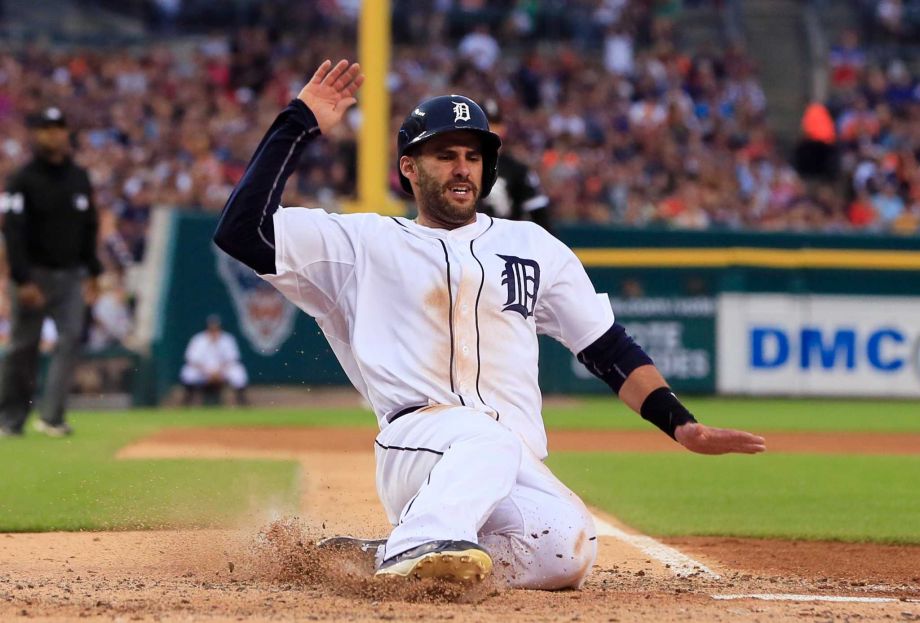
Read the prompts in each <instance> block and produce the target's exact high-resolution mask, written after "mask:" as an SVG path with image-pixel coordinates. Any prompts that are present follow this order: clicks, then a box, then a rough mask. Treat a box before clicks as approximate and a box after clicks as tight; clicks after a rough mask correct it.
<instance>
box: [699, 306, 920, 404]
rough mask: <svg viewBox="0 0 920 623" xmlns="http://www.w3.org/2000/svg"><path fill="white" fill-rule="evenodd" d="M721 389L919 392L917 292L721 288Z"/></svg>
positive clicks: (746, 391)
mask: <svg viewBox="0 0 920 623" xmlns="http://www.w3.org/2000/svg"><path fill="white" fill-rule="evenodd" d="M717 318H718V320H717V330H716V353H717V365H718V390H719V392H720V393H728V394H774V395H775V394H780V395H790V396H795V395H815V396H877V397H887V396H890V397H920V297H889V296H859V297H857V296H819V295H803V296H792V295H788V294H723V295H722V296H720V297H719V313H718V315H717Z"/></svg>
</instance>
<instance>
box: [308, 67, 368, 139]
mask: <svg viewBox="0 0 920 623" xmlns="http://www.w3.org/2000/svg"><path fill="white" fill-rule="evenodd" d="M363 83H364V74H362V73H361V66H360V65H358V64H357V63H351V64H349V63H348V61H346V60H341V61H339V62H338V63H336V65H335V67H333V66H332V61H330V60H325V61H323V63H322V64H321V65H320V66H319V67H318V68H317V69H316V72H315V73H314V74H313V77H312V78H310V81H309V82H308V83H307V84H305V85H304V87H303V89H301V90H300V94H299V95H298V96H297V99H299V100H300V101H301V102H303V103H304V104H306V105H307V107H308V108H309V109H310V110H311V111H312V112H313V116H315V117H316V122H317V123H318V124H319V129H320V130H321V131H322V132H324V133H327V132H329V130H331V129H332V128H333V127H335V126H336V125H338V124H339V122H340V121H341V120H342V116H343V115H344V114H345V111H346V110H348V109H349V108H351V107H352V106H354V105H355V104H356V103H357V101H358V100H356V99H355V94H356V93H357V92H358V89H360V88H361V85H362V84H363Z"/></svg>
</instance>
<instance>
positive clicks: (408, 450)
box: [374, 439, 444, 456]
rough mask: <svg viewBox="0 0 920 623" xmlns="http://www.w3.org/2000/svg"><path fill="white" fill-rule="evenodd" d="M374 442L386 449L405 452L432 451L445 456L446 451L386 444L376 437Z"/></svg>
mask: <svg viewBox="0 0 920 623" xmlns="http://www.w3.org/2000/svg"><path fill="white" fill-rule="evenodd" d="M374 443H375V444H376V445H378V446H380V447H381V448H383V449H384V450H403V451H405V452H431V453H432V454H437V455H438V456H444V453H443V452H441V451H440V450H432V449H431V448H404V447H402V446H385V445H383V444H382V443H380V442H379V441H377V440H376V439H375V440H374Z"/></svg>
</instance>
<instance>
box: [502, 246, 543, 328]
mask: <svg viewBox="0 0 920 623" xmlns="http://www.w3.org/2000/svg"><path fill="white" fill-rule="evenodd" d="M496 255H498V254H496ZM498 257H500V258H502V259H503V260H505V270H503V271H502V285H503V286H505V287H506V288H508V300H506V301H505V306H504V307H503V308H502V311H516V312H517V313H519V314H520V315H522V316H523V317H524V318H527V317H529V316H533V309H534V305H535V304H536V302H537V292H538V291H539V290H540V265H539V264H537V263H536V262H535V261H533V260H525V259H523V258H520V257H514V256H513V255H498Z"/></svg>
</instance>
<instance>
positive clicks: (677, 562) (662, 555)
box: [592, 515, 719, 580]
mask: <svg viewBox="0 0 920 623" xmlns="http://www.w3.org/2000/svg"><path fill="white" fill-rule="evenodd" d="M592 517H594V526H595V528H596V529H597V534H598V536H612V537H614V538H616V539H619V540H621V541H623V542H625V543H629V544H630V545H632V546H633V547H636V548H638V549H640V550H641V551H643V552H644V553H645V554H646V555H647V556H650V557H651V558H654V559H655V560H657V561H658V562H661V563H663V564H665V565H668V566H669V568H670V570H671V572H672V573H674V575H693V574H702V575H707V576H709V577H711V578H713V579H715V580H718V579H719V574H717V573H715V572H714V571H712V570H711V569H709V568H708V567H706V565H704V564H702V563H701V562H698V561H696V560H693V559H692V558H690V557H689V556H687V555H686V554H682V553H681V552H679V551H677V550H676V549H674V548H673V547H668V546H667V545H665V544H664V543H659V542H658V541H656V540H655V539H653V538H652V537H650V536H645V535H643V534H629V533H628V532H624V531H623V530H620V529H619V528H617V527H616V526H614V525H611V524H610V523H608V522H606V521H604V520H603V519H601V518H600V517H598V516H596V515H592Z"/></svg>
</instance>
